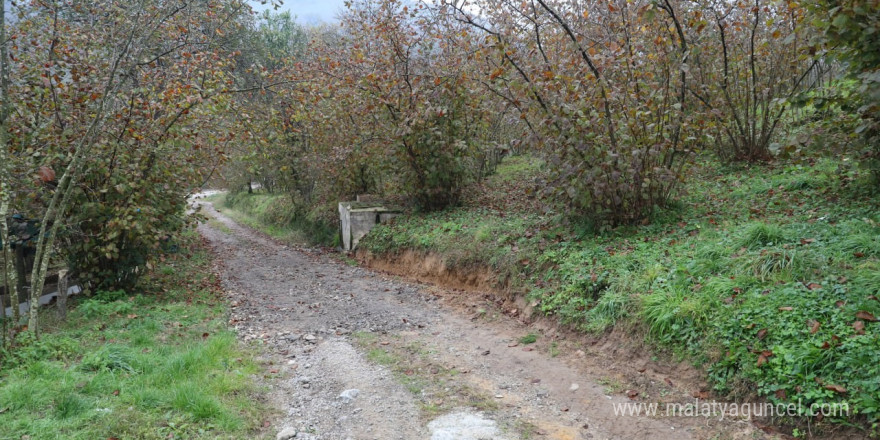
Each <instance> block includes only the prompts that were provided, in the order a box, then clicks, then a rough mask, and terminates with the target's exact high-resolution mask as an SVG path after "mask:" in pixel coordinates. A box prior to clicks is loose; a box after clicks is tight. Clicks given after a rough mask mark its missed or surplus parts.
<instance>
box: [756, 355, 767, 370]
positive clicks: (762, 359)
mask: <svg viewBox="0 0 880 440" xmlns="http://www.w3.org/2000/svg"><path fill="white" fill-rule="evenodd" d="M766 363H767V356H764V354H763V353H762V354H761V355H760V356H758V366H759V367H760V366H761V365H764V364H766Z"/></svg>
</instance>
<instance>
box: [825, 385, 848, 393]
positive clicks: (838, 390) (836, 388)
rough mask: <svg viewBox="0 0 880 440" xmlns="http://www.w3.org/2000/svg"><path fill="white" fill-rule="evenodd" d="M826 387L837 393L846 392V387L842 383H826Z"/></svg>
mask: <svg viewBox="0 0 880 440" xmlns="http://www.w3.org/2000/svg"><path fill="white" fill-rule="evenodd" d="M825 389H826V390H831V391H834V392H835V393H840V394H845V393H846V388H844V387H842V386H840V385H834V384H828V385H825Z"/></svg>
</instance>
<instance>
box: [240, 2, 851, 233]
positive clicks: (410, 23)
mask: <svg viewBox="0 0 880 440" xmlns="http://www.w3.org/2000/svg"><path fill="white" fill-rule="evenodd" d="M474 11H475V10H474V9H470V8H465V7H462V6H461V4H460V3H455V2H439V3H436V4H433V5H430V6H429V5H426V4H420V5H416V6H411V5H408V4H405V2H400V1H397V0H389V1H378V0H364V1H360V2H353V3H352V4H351V5H350V6H349V9H348V10H347V12H346V13H345V14H343V17H342V26H341V28H340V29H341V30H339V31H338V32H334V31H330V30H328V29H325V28H320V29H313V30H310V31H306V32H307V33H310V35H311V37H312V38H311V41H310V42H309V43H308V44H306V43H304V42H303V39H302V38H301V35H302V33H303V31H302V30H297V31H293V30H290V28H291V27H290V26H287V25H285V26H280V25H279V24H278V23H277V20H276V21H272V22H271V23H269V21H271V19H270V18H267V19H266V20H267V24H266V25H264V26H262V27H257V28H256V29H255V30H254V31H253V37H252V40H253V41H255V42H258V43H259V42H261V41H262V42H263V43H260V44H262V45H264V46H265V45H269V43H271V46H272V47H273V53H274V54H275V55H273V57H274V58H273V57H269V58H266V59H257V60H250V61H253V62H256V63H257V64H262V65H263V66H270V67H273V69H272V70H267V71H266V72H267V73H265V75H264V76H265V77H266V78H267V79H263V80H262V81H263V82H270V83H272V82H273V81H274V82H275V83H286V82H290V83H294V84H295V85H293V86H289V87H288V86H284V85H282V86H281V87H277V88H274V89H272V90H270V91H268V92H267V91H265V90H260V91H259V92H254V93H253V94H251V95H246V96H243V97H242V98H241V99H239V100H238V101H237V105H238V106H240V107H241V108H242V109H246V111H244V112H243V114H244V115H245V116H246V117H245V118H244V120H245V121H247V124H246V125H244V126H243V129H242V130H240V131H241V132H242V133H244V138H246V139H247V142H246V144H250V145H253V148H245V149H244V150H243V152H242V154H237V155H236V158H235V159H234V160H233V165H232V166H230V167H229V168H227V174H226V175H227V177H228V179H229V181H230V182H235V184H234V185H232V186H233V188H235V189H236V190H244V189H245V188H247V185H246V184H247V182H248V181H251V180H253V181H255V182H259V183H260V184H261V185H262V186H263V187H264V188H265V189H267V190H269V191H270V192H272V191H281V192H286V193H290V194H293V195H294V200H295V203H296V204H297V205H298V206H302V207H303V208H302V209H304V210H306V211H310V212H311V211H319V212H321V213H322V214H320V215H321V216H323V218H325V219H326V220H327V221H332V218H333V217H334V210H333V209H332V208H331V207H332V206H333V205H334V203H333V202H335V201H338V200H340V199H347V198H352V197H353V196H354V195H356V194H359V193H370V194H377V195H380V196H383V197H385V198H391V199H396V200H398V201H403V202H410V203H411V204H413V205H415V206H416V207H419V208H422V209H427V210H432V209H439V208H443V207H446V206H452V205H455V204H456V203H457V202H458V198H459V192H460V190H461V187H462V186H463V185H465V184H467V183H468V182H470V181H474V180H477V179H480V178H482V177H485V175H486V171H487V170H491V169H492V168H494V165H493V163H488V166H487V161H486V159H487V158H492V160H491V161H490V162H495V161H497V159H498V158H499V157H501V156H502V155H503V154H504V152H506V151H517V152H520V153H521V152H529V153H531V154H534V155H539V156H541V157H543V158H544V159H546V163H547V167H548V173H547V175H546V177H547V179H546V180H545V181H544V182H543V187H542V189H543V190H544V191H545V194H547V195H550V196H552V197H549V198H548V200H547V205H548V206H549V207H551V208H553V209H556V210H560V209H566V211H567V212H569V213H570V214H571V215H572V216H573V217H576V218H589V219H591V220H593V221H594V222H597V223H599V224H610V225H616V224H632V223H637V222H639V221H644V220H645V219H646V218H648V217H650V216H651V215H653V214H654V213H656V211H657V209H658V208H663V207H664V206H666V205H667V204H668V203H669V201H670V200H671V199H672V198H673V196H674V195H675V194H676V190H677V187H678V186H679V185H680V183H681V182H682V180H683V179H684V176H685V175H686V173H685V172H684V171H685V169H686V167H687V166H688V163H689V161H691V160H693V158H694V154H695V153H696V152H699V151H700V150H703V149H708V148H712V149H714V150H715V152H716V153H717V154H718V155H719V156H720V157H722V158H723V159H725V160H728V161H759V160H761V161H763V160H769V159H772V157H773V154H774V152H779V151H789V149H788V148H787V146H788V145H789V144H791V142H789V141H788V140H787V139H785V137H786V135H788V134H789V133H790V131H791V130H790V129H791V127H795V126H796V125H798V124H799V123H800V121H795V120H794V119H793V118H792V117H791V114H790V113H789V110H790V107H791V104H792V103H793V102H795V101H797V100H798V98H799V97H800V96H801V92H805V91H810V90H814V89H816V88H817V87H819V86H821V85H824V84H833V83H835V81H836V80H835V78H834V76H833V75H834V72H836V71H837V70H839V69H836V68H835V67H836V65H835V64H834V62H833V61H832V60H831V59H830V58H829V57H828V56H826V55H824V54H823V52H821V51H818V50H817V46H815V44H814V43H813V42H811V37H813V36H815V35H816V32H815V30H814V29H813V28H811V27H810V26H809V15H808V13H807V10H806V9H804V8H803V7H801V6H799V5H798V4H796V3H772V2H763V1H760V2H758V3H757V4H756V5H752V4H748V5H747V4H730V5H720V4H716V5H714V6H712V5H700V4H693V3H687V2H678V1H664V2H644V3H639V2H636V3H632V2H620V1H614V2H610V3H607V4H606V3H603V2H587V3H584V4H581V5H579V8H573V7H571V5H570V4H569V3H566V2H561V1H555V0H551V1H539V2H532V3H528V2H527V3H522V4H517V3H515V2H514V3H511V2H500V1H491V0H486V1H482V2H480V8H479V13H476V12H474ZM270 24H271V25H270ZM292 26H293V27H295V25H292ZM279 29H288V31H286V32H288V34H289V36H288V37H286V38H279V32H280V31H279ZM285 41H286V42H287V45H286V46H285V44H282V43H281V42H285ZM283 53H287V54H288V55H287V58H285V57H284V56H283V55H279V54H283ZM278 57H280V58H282V59H286V60H287V61H286V62H284V63H281V64H279V63H278V62H277V60H276V58H278ZM810 111H813V110H810ZM802 113H803V112H802ZM255 115H260V117H257V116H255ZM801 118H802V119H803V115H801Z"/></svg>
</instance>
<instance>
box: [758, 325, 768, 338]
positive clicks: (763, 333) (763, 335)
mask: <svg viewBox="0 0 880 440" xmlns="http://www.w3.org/2000/svg"><path fill="white" fill-rule="evenodd" d="M766 337H767V329H766V328H762V329H761V330H758V339H764V338H766Z"/></svg>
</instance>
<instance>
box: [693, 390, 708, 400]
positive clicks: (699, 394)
mask: <svg viewBox="0 0 880 440" xmlns="http://www.w3.org/2000/svg"><path fill="white" fill-rule="evenodd" d="M691 396H693V397H694V399H703V400H705V399H708V398H709V392H708V391H703V390H700V391H694V392H693V393H692V394H691Z"/></svg>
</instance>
